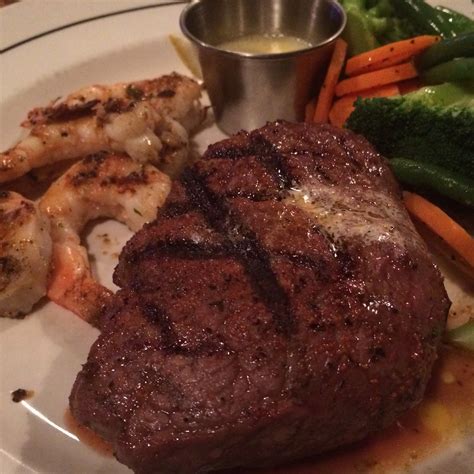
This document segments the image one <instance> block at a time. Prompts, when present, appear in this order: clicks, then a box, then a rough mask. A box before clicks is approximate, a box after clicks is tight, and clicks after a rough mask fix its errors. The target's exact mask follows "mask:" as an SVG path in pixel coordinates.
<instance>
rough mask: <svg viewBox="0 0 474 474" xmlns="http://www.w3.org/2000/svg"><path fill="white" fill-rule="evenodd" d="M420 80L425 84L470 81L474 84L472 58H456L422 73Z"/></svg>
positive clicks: (473, 59) (473, 60) (473, 63)
mask: <svg viewBox="0 0 474 474" xmlns="http://www.w3.org/2000/svg"><path fill="white" fill-rule="evenodd" d="M421 79H422V81H423V82H424V83H425V84H443V83H444V82H450V81H451V82H461V81H470V82H471V83H473V84H474V57H473V58H456V59H453V60H451V61H448V62H445V63H441V64H438V65H436V66H433V67H432V68H430V69H428V70H427V71H424V72H423V73H422V74H421Z"/></svg>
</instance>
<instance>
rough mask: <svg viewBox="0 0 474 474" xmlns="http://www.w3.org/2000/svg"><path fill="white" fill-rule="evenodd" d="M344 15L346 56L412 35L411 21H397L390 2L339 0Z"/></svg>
mask: <svg viewBox="0 0 474 474" xmlns="http://www.w3.org/2000/svg"><path fill="white" fill-rule="evenodd" d="M341 4H342V6H343V7H344V9H345V11H346V14H347V25H346V28H345V30H344V38H345V39H346V41H347V42H348V44H349V54H350V55H351V56H353V55H355V54H359V53H362V52H364V51H368V50H370V49H374V48H376V47H377V46H380V45H381V44H385V43H389V42H392V41H398V40H401V39H405V38H409V37H411V36H414V33H415V31H414V30H413V27H412V25H411V24H410V22H408V21H406V20H404V19H401V18H398V17H397V16H396V12H395V9H394V8H393V5H392V3H391V2H390V0H341Z"/></svg>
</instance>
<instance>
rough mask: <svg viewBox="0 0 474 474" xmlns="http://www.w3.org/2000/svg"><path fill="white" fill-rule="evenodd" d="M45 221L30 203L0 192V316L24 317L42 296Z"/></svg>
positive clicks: (47, 251)
mask: <svg viewBox="0 0 474 474" xmlns="http://www.w3.org/2000/svg"><path fill="white" fill-rule="evenodd" d="M51 249H52V244H51V237H50V235H49V221H48V219H47V218H46V217H45V216H44V215H43V213H42V212H41V211H40V210H39V209H38V208H37V207H36V206H35V204H34V203H33V202H32V201H29V200H27V199H25V198H23V197H22V196H21V195H20V194H17V193H14V192H11V191H2V192H0V316H3V317H9V318H15V317H20V316H22V315H24V314H26V313H28V312H29V311H30V310H31V308H32V306H33V305H34V304H35V303H36V302H37V301H38V300H39V299H40V298H41V297H42V296H44V295H45V294H46V285H47V279H48V270H49V264H50V259H51Z"/></svg>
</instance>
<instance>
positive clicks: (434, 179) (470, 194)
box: [389, 158, 474, 207]
mask: <svg viewBox="0 0 474 474" xmlns="http://www.w3.org/2000/svg"><path fill="white" fill-rule="evenodd" d="M389 163H390V166H391V168H392V170H393V172H394V174H395V176H396V177H397V178H398V179H399V180H400V181H401V182H402V183H404V184H408V185H410V186H413V187H415V188H421V189H428V190H432V191H436V192H438V193H439V194H442V195H444V196H447V197H449V198H451V199H454V200H455V201H458V202H460V203H462V204H466V205H468V206H473V207H474V180H472V179H470V178H468V177H466V176H462V175H460V174H459V173H454V172H452V171H449V170H446V169H444V168H441V167H440V166H436V165H432V164H429V163H425V162H421V161H414V160H407V159H405V158H393V159H391V160H390V161H389Z"/></svg>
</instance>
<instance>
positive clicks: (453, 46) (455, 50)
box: [416, 33, 474, 71]
mask: <svg viewBox="0 0 474 474" xmlns="http://www.w3.org/2000/svg"><path fill="white" fill-rule="evenodd" d="M467 57H474V33H465V34H462V35H459V36H456V37H455V38H449V39H444V40H443V41H439V42H437V43H436V44H434V45H432V46H430V47H429V48H428V49H426V50H425V51H424V52H423V53H422V54H420V56H419V57H418V58H417V59H416V67H417V68H418V70H419V71H425V70H426V69H429V68H432V67H433V66H436V65H438V64H441V63H444V62H446V61H450V60H452V59H455V58H467Z"/></svg>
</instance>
